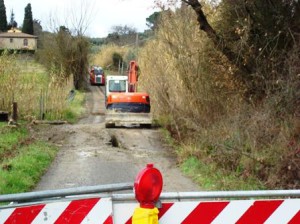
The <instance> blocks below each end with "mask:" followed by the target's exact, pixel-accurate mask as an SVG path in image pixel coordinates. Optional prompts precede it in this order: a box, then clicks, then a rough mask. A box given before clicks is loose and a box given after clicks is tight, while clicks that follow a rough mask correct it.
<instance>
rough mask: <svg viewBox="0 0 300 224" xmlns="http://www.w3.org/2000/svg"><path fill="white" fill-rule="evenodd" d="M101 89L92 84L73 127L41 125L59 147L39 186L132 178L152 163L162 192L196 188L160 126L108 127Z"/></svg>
mask: <svg viewBox="0 0 300 224" xmlns="http://www.w3.org/2000/svg"><path fill="white" fill-rule="evenodd" d="M101 88H103V87H97V86H91V88H90V89H91V91H90V92H89V93H88V96H87V100H86V108H87V110H86V111H87V112H86V115H85V116H84V117H83V118H82V119H81V120H80V121H79V122H78V123H77V124H74V125H69V124H67V125H61V126H38V127H36V130H35V135H36V137H38V138H43V139H44V140H47V141H50V142H52V143H53V144H56V145H57V146H58V147H59V148H60V150H59V152H58V154H57V157H56V159H55V160H54V162H53V163H52V165H51V166H50V168H49V170H48V171H47V172H46V173H45V175H44V176H43V177H42V179H41V181H40V183H39V184H38V185H37V187H36V189H35V190H49V189H61V188H70V187H78V186H87V185H100V184H111V183H122V182H132V183H133V181H134V178H135V177H136V175H137V173H138V172H139V170H141V169H142V168H144V167H145V165H146V164H147V163H154V165H155V167H157V168H158V169H160V171H161V172H162V175H163V179H164V187H163V191H196V190H199V187H198V186H197V185H196V184H194V183H193V182H192V181H191V180H190V179H189V178H187V177H185V176H183V175H182V173H181V172H180V170H179V168H178V167H177V166H176V158H175V156H174V155H173V154H172V152H171V151H170V150H169V149H168V147H166V146H164V145H163V144H162V141H161V136H160V131H159V130H158V129H141V128H134V127H133V128H116V129H106V128H105V124H104V116H105V115H104V114H105V106H104V105H105V104H104V94H103V89H102V90H101Z"/></svg>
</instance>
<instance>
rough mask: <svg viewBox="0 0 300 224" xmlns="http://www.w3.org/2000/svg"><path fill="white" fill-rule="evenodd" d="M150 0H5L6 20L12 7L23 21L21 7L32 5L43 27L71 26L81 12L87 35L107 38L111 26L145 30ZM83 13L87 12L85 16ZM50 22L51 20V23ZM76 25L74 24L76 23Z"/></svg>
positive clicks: (49, 28) (19, 20) (8, 18)
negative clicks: (127, 26) (126, 26)
mask: <svg viewBox="0 0 300 224" xmlns="http://www.w3.org/2000/svg"><path fill="white" fill-rule="evenodd" d="M153 2H154V1H153V0H4V4H5V6H6V16H7V22H9V21H10V14H11V10H13V11H14V14H15V20H16V22H17V23H18V26H20V25H22V23H23V20H24V10H25V7H26V5H27V4H28V3H30V4H31V8H32V15H33V19H38V20H40V21H41V25H42V27H43V29H44V30H50V31H51V30H53V28H55V26H58V25H65V26H67V27H68V28H70V29H72V28H73V27H74V24H78V22H77V21H79V19H80V15H84V20H85V21H84V25H83V26H84V27H86V26H87V24H88V30H87V31H86V33H85V34H86V35H88V36H90V37H106V36H107V34H108V33H110V31H111V27H112V26H116V25H122V26H124V25H129V26H131V27H135V28H136V29H137V30H138V31H139V32H142V31H144V30H145V29H147V26H146V18H147V17H149V16H150V15H151V14H152V13H153V12H155V11H158V9H155V8H154V7H153V6H154V3H153ZM85 12H88V13H87V14H88V15H87V16H85V14H86V13H85ZM51 21H54V23H53V22H51ZM75 26H76V25H75Z"/></svg>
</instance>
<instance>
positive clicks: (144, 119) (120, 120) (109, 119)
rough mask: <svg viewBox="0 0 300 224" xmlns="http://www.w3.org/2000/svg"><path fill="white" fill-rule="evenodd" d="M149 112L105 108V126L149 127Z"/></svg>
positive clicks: (150, 119)
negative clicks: (130, 111)
mask: <svg viewBox="0 0 300 224" xmlns="http://www.w3.org/2000/svg"><path fill="white" fill-rule="evenodd" d="M151 124H152V116H151V113H129V112H117V111H114V110H107V111H106V114H105V127H106V128H114V127H116V126H136V125H139V126H140V127H142V128H151Z"/></svg>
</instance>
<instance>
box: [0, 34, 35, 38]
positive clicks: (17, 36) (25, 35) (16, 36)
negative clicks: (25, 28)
mask: <svg viewBox="0 0 300 224" xmlns="http://www.w3.org/2000/svg"><path fill="white" fill-rule="evenodd" d="M1 37H7V38H37V36H34V35H30V34H27V33H0V38H1Z"/></svg>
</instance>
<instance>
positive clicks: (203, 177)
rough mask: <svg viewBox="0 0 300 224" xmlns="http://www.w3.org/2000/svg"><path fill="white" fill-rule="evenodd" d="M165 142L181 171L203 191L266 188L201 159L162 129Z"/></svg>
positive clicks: (257, 182) (256, 180)
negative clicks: (174, 155) (175, 156)
mask: <svg viewBox="0 0 300 224" xmlns="http://www.w3.org/2000/svg"><path fill="white" fill-rule="evenodd" d="M161 131H162V134H163V136H164V141H165V142H166V144H167V145H169V146H170V147H172V148H173V149H174V150H175V151H176V153H177V157H178V158H179V163H180V169H181V170H182V172H183V173H184V174H185V175H187V176H189V177H191V178H192V179H193V181H194V182H195V183H196V184H198V186H199V187H200V188H201V189H203V190H216V191H224V190H261V189H265V186H264V185H263V184H262V183H261V182H260V181H259V180H258V179H256V178H254V177H252V176H249V177H247V178H241V177H240V176H241V175H240V173H239V172H238V171H237V172H228V171H226V170H224V169H221V168H220V167H217V165H216V164H215V163H213V162H208V161H209V160H207V159H201V156H200V155H199V157H196V156H193V153H190V151H191V148H190V147H189V146H188V145H179V144H177V143H176V142H175V140H174V139H173V138H172V137H171V136H170V132H168V131H167V130H165V129H161Z"/></svg>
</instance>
